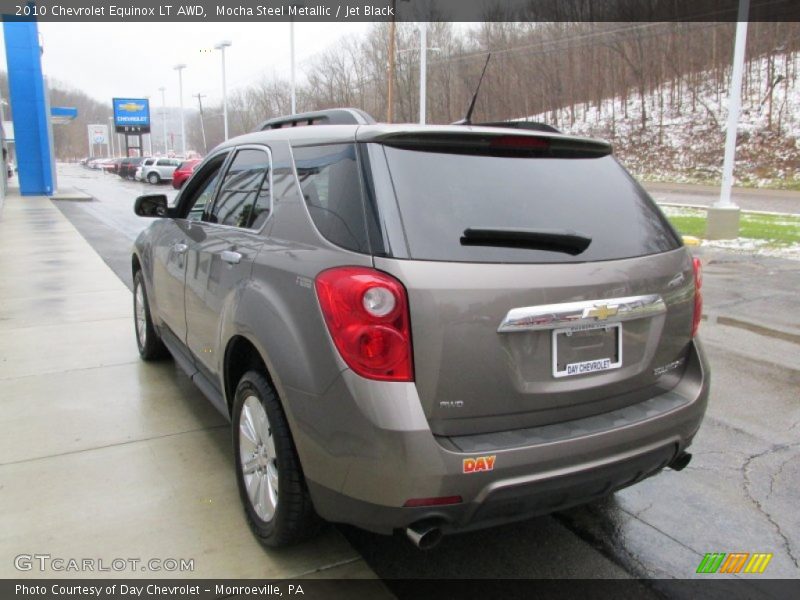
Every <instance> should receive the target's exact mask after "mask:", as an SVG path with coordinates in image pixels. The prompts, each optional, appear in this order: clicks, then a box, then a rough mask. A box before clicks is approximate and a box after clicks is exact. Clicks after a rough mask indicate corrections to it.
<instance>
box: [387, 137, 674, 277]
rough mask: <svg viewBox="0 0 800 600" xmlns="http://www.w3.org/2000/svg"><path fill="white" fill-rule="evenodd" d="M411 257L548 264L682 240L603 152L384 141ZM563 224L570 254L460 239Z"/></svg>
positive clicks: (669, 246) (643, 251)
mask: <svg viewBox="0 0 800 600" xmlns="http://www.w3.org/2000/svg"><path fill="white" fill-rule="evenodd" d="M383 151H384V152H385V156H386V159H387V163H388V167H389V171H390V173H391V180H392V183H393V186H394V191H395V194H396V198H397V204H398V207H399V210H400V216H401V218H402V222H403V229H404V232H405V236H406V240H407V244H408V250H409V254H410V258H412V259H417V260H438V261H455V262H511V263H552V262H586V261H601V260H614V259H621V258H629V257H636V256H644V255H648V254H655V253H660V252H666V251H668V250H673V249H675V248H678V247H679V246H680V245H681V242H680V240H679V239H678V238H677V236H676V234H675V233H674V231H673V229H672V228H671V227H670V225H669V224H668V222H667V221H666V219H665V218H664V216H663V215H662V214H661V212H660V211H659V209H658V208H657V207H656V206H655V204H654V203H653V201H652V200H651V199H650V198H649V196H648V195H647V194H646V193H645V192H644V191H643V190H642V189H641V188H640V186H639V185H637V184H636V182H635V181H634V180H633V178H632V177H631V176H630V175H629V174H628V173H627V171H625V170H624V169H623V168H622V166H620V165H619V163H617V161H616V160H615V159H614V158H613V157H612V156H603V157H599V158H552V157H549V158H541V157H537V158H531V157H512V156H486V155H470V154H450V153H444V152H429V151H424V150H409V149H405V148H397V147H389V146H384V147H383ZM481 228H483V229H492V228H496V229H503V230H508V229H510V230H515V231H516V230H529V231H570V232H575V233H578V234H580V235H582V236H585V237H589V238H591V243H590V244H589V246H588V247H587V248H586V249H585V250H583V252H581V253H580V254H578V255H575V256H573V255H570V254H568V253H565V252H557V251H553V250H544V249H531V248H525V247H496V246H480V245H462V243H461V238H462V236H463V235H464V232H465V230H467V229H481Z"/></svg>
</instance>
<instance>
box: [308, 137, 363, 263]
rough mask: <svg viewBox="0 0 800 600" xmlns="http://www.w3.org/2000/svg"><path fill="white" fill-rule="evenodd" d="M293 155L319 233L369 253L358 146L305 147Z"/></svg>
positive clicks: (331, 240)
mask: <svg viewBox="0 0 800 600" xmlns="http://www.w3.org/2000/svg"><path fill="white" fill-rule="evenodd" d="M293 153H294V160H295V166H296V168H297V176H298V178H299V180H300V188H301V190H302V192H303V199H304V200H305V202H306V206H308V212H309V214H310V215H311V218H312V219H313V221H314V225H316V227H317V229H318V230H319V232H320V233H321V234H322V235H323V236H324V237H325V238H326V239H327V240H328V241H330V242H332V243H334V244H336V245H337V246H341V247H342V248H347V249H348V250H353V251H354V252H361V253H365V252H369V247H370V246H369V241H368V238H367V229H366V221H365V216H364V203H363V198H362V189H361V178H360V175H359V168H358V161H357V159H356V148H355V145H354V144H333V145H329V146H313V147H301V148H294V149H293Z"/></svg>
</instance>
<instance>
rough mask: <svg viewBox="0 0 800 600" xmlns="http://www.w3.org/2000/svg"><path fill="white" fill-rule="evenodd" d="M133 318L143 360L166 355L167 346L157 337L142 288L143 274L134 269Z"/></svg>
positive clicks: (144, 291) (145, 294) (137, 342)
mask: <svg viewBox="0 0 800 600" xmlns="http://www.w3.org/2000/svg"><path fill="white" fill-rule="evenodd" d="M133 319H134V324H135V325H136V345H137V346H138V347H139V356H141V357H142V359H143V360H157V359H159V358H164V357H165V356H167V354H168V352H167V348H166V347H165V346H164V343H163V342H162V341H161V338H159V337H158V332H157V331H156V328H155V326H154V325H153V320H152V319H151V318H150V305H149V304H148V302H147V291H146V290H145V288H144V275H142V272H141V271H136V274H135V275H134V276H133Z"/></svg>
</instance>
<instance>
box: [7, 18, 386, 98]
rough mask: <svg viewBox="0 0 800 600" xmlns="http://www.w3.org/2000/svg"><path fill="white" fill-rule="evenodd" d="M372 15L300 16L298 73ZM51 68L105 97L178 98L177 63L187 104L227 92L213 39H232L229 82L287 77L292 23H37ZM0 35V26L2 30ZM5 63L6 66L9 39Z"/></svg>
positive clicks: (360, 29)
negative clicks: (340, 18) (311, 19)
mask: <svg viewBox="0 0 800 600" xmlns="http://www.w3.org/2000/svg"><path fill="white" fill-rule="evenodd" d="M370 26H371V24H370V23H296V24H295V44H296V45H295V48H296V57H297V66H298V79H300V78H301V77H302V71H303V66H304V62H306V61H307V60H308V59H309V58H310V57H312V56H314V55H315V54H317V53H319V52H321V51H323V50H325V49H326V48H327V47H329V46H330V45H332V44H335V43H336V41H337V40H338V39H339V38H341V37H343V36H348V35H364V34H365V33H366V31H367V30H368V29H369V27H370ZM39 33H40V34H41V37H42V42H43V45H44V54H43V55H42V65H43V68H44V70H45V75H47V76H48V77H51V78H54V79H57V80H59V81H61V82H65V83H67V84H68V85H69V86H71V87H74V88H78V89H81V90H83V91H84V92H86V93H87V94H89V95H90V96H92V97H94V98H96V99H97V100H100V101H108V103H109V105H110V104H111V98H112V97H114V96H117V97H126V96H129V97H144V96H150V98H151V100H150V102H151V105H153V106H155V107H158V106H160V105H161V92H159V91H158V88H159V87H161V86H164V87H165V88H166V101H167V104H168V105H170V106H177V105H178V74H177V73H176V72H175V71H174V70H173V66H174V65H175V64H177V63H186V65H187V67H186V69H185V70H184V71H183V93H184V104H185V105H186V106H187V107H188V106H195V105H196V103H197V100H196V99H194V98H192V97H191V95H192V94H197V93H198V92H200V93H203V94H207V98H204V99H203V101H204V102H211V103H213V102H217V101H219V100H220V98H221V95H222V75H221V70H222V67H221V59H220V53H219V51H217V50H214V44H215V43H216V42H218V41H220V40H223V39H229V40H231V41H232V42H233V46H231V47H230V48H227V49H226V51H225V55H226V65H227V81H228V90H229V91H230V90H232V89H234V88H236V87H239V86H243V85H246V84H247V83H249V82H252V81H255V80H257V79H258V78H259V77H260V76H261V75H262V74H265V73H266V74H270V75H271V74H272V73H275V74H277V75H279V76H283V77H285V78H286V79H287V80H288V78H289V70H290V61H289V23H153V24H147V25H145V24H142V23H39ZM0 35H1V34H0ZM0 53H2V59H3V63H2V67H1V68H2V69H3V70H5V46H4V45H3V46H2V48H0Z"/></svg>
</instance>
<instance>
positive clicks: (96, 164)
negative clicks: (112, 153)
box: [86, 157, 106, 171]
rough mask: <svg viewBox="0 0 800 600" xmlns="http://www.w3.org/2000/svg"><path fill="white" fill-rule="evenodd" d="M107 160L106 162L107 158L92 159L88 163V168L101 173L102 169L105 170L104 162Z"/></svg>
mask: <svg viewBox="0 0 800 600" xmlns="http://www.w3.org/2000/svg"><path fill="white" fill-rule="evenodd" d="M105 160H106V159H105V157H99V158H98V157H95V158H90V159H89V160H88V161H87V162H86V166H87V167H89V168H90V169H92V170H93V171H99V170H100V169H102V168H103V162H104V161H105Z"/></svg>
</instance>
